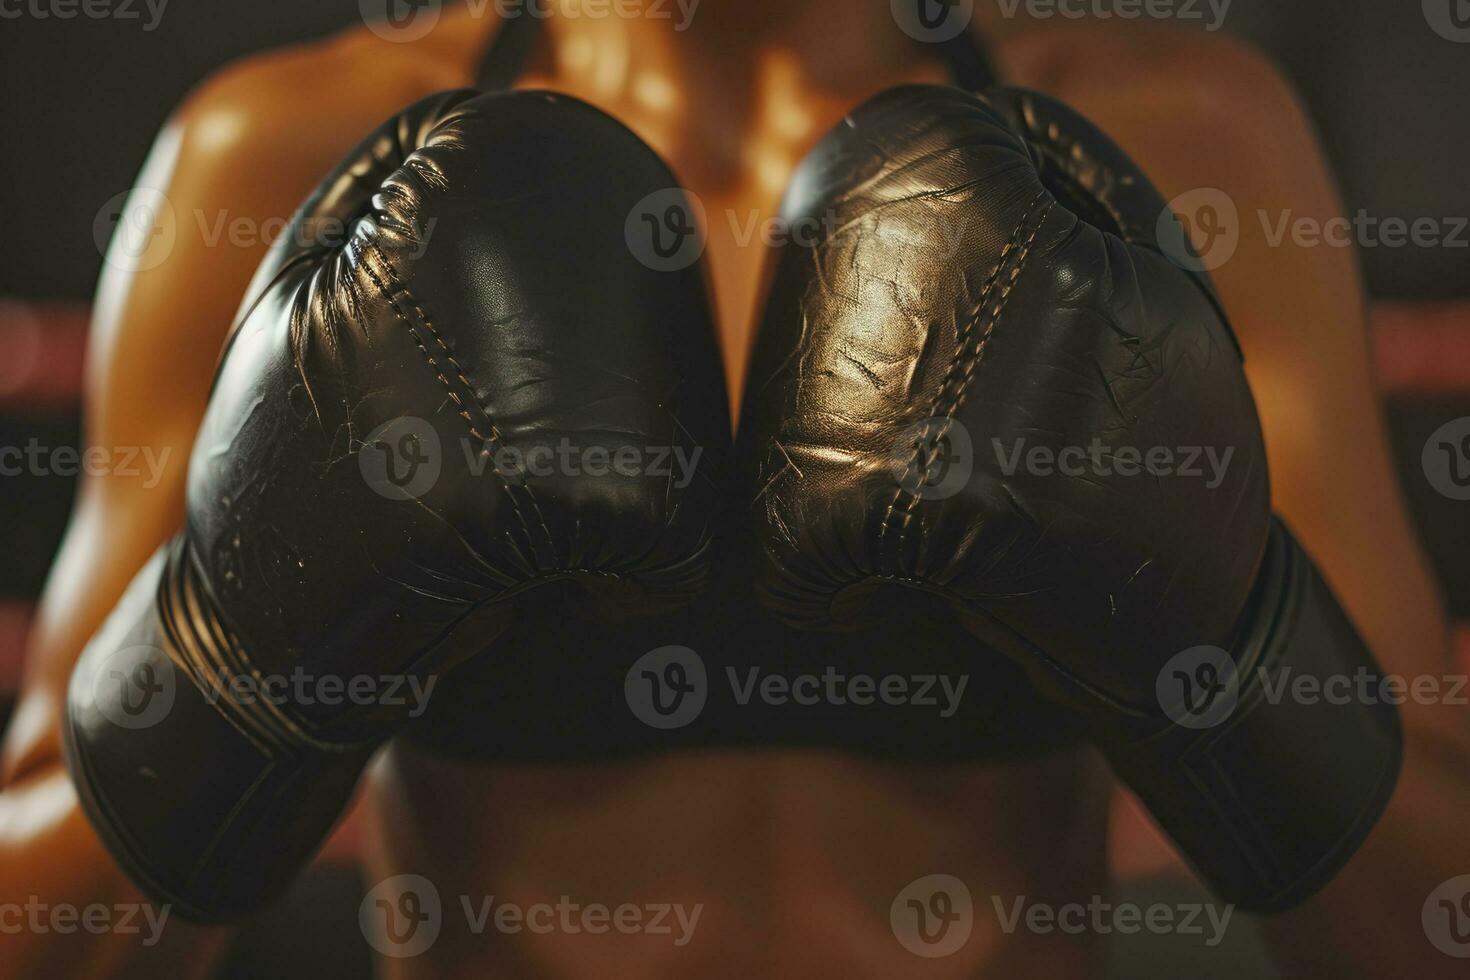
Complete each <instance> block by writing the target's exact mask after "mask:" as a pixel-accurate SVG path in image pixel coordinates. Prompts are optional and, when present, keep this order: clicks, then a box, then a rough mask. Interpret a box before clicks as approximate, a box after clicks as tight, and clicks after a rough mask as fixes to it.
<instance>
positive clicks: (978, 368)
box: [740, 87, 1401, 911]
mask: <svg viewBox="0 0 1470 980" xmlns="http://www.w3.org/2000/svg"><path fill="white" fill-rule="evenodd" d="M783 210H784V213H785V217H786V218H787V219H788V220H790V221H792V222H803V221H804V222H806V224H807V225H808V226H811V225H813V224H815V225H818V226H820V227H823V228H825V229H827V232H826V234H825V235H824V236H823V237H822V238H821V240H820V241H819V242H818V243H817V244H816V246H815V247H813V248H804V247H802V246H801V245H800V244H799V243H794V244H787V245H785V246H784V248H783V250H782V251H781V252H780V253H779V254H778V255H777V256H776V268H775V270H774V275H773V278H772V287H771V293H770V297H769V306H768V310H767V313H766V317H765V322H764V326H763V328H762V331H761V334H760V338H759V341H758V345H757V351H756V354H755V358H754V362H753V365H752V369H751V372H750V383H749V386H748V389H747V395H746V402H745V404H746V410H745V413H744V417H743V419H742V425H741V437H740V438H741V442H742V448H741V454H742V459H743V462H742V467H743V469H744V474H743V479H744V480H745V481H746V486H747V487H748V488H749V492H750V497H751V499H753V501H754V505H753V510H754V520H755V535H756V539H757V542H756V543H757V551H758V562H759V570H758V572H757V575H758V580H759V587H760V589H761V590H762V592H763V595H764V598H765V601H766V602H767V603H768V604H769V605H770V606H771V607H772V608H773V609H774V610H775V611H776V612H777V613H778V614H780V615H781V616H782V617H783V618H785V619H786V620H788V621H789V622H791V623H793V624H796V625H799V626H804V627H807V628H816V629H831V628H852V627H855V626H857V625H859V624H861V623H862V622H864V621H865V620H866V619H868V618H869V617H871V616H874V615H886V616H893V615H903V614H904V613H903V608H902V606H901V605H900V601H901V597H902V596H903V595H905V594H907V595H914V594H915V593H927V594H929V595H934V596H939V597H942V598H943V599H944V600H945V601H946V602H947V604H948V606H949V608H950V609H952V610H953V612H954V614H955V615H956V616H958V617H959V619H960V620H961V621H962V622H963V624H964V625H965V626H966V627H967V628H968V629H969V631H970V632H971V633H972V634H973V635H974V636H976V637H978V638H979V639H980V640H982V641H983V642H984V644H985V646H987V647H989V648H990V649H991V650H993V651H997V652H999V653H1002V654H1004V655H1006V656H1008V657H1010V658H1012V659H1013V660H1015V661H1016V662H1018V663H1020V664H1021V665H1023V666H1024V667H1025V668H1026V669H1027V671H1028V673H1029V675H1030V676H1031V678H1032V681H1033V683H1034V684H1035V685H1036V686H1037V687H1038V689H1040V690H1041V691H1042V692H1043V693H1045V694H1046V695H1047V696H1048V697H1050V698H1052V699H1054V700H1056V701H1058V702H1061V703H1063V704H1066V705H1068V706H1070V707H1072V708H1074V709H1076V710H1077V711H1079V712H1080V713H1081V714H1082V715H1084V716H1085V718H1086V720H1087V721H1088V723H1089V727H1090V729H1091V731H1092V733H1093V736H1092V737H1093V738H1094V739H1095V740H1096V742H1097V744H1098V745H1099V746H1100V747H1101V748H1102V749H1103V751H1104V752H1105V754H1106V755H1107V756H1108V758H1109V759H1110V761H1111V762H1112V764H1113V766H1114V768H1115V769H1116V771H1117V772H1118V773H1119V775H1120V776H1121V777H1122V778H1123V779H1124V780H1125V781H1126V782H1127V783H1128V785H1129V786H1130V787H1131V788H1132V789H1133V790H1134V791H1135V792H1137V793H1138V795H1139V796H1140V797H1141V798H1142V799H1143V801H1144V802H1145V803H1146V804H1147V806H1148V807H1149V808H1150V810H1151V811H1152V813H1153V815H1154V817H1155V818H1156V819H1157V820H1158V821H1159V823H1160V824H1161V825H1162V826H1163V828H1164V829H1165V830H1166V831H1167V832H1168V833H1169V834H1170V835H1171V836H1172V837H1173V838H1174V840H1175V841H1176V842H1177V843H1178V844H1179V846H1180V848H1181V849H1182V851H1183V852H1184V853H1185V855H1186V856H1187V857H1188V858H1189V859H1190V860H1191V861H1192V862H1193V864H1194V865H1195V867H1196V868H1197V869H1198V870H1199V871H1200V872H1201V873H1202V874H1203V876H1204V877H1205V878H1206V879H1207V880H1208V881H1210V882H1211V883H1212V884H1213V885H1214V886H1215V888H1216V889H1217V890H1218V891H1219V893H1220V894H1221V895H1222V896H1223V897H1225V898H1226V899H1227V900H1229V901H1232V902H1236V903H1238V904H1240V905H1241V906H1243V907H1246V908H1249V909H1253V910H1258V911H1269V910H1276V909H1281V908H1284V907H1287V906H1289V905H1291V904H1293V903H1296V902H1299V901H1301V900H1303V899H1304V898H1306V897H1307V896H1308V895H1310V894H1311V893H1312V892H1313V891H1315V890H1316V889H1317V888H1319V887H1320V886H1321V885H1323V884H1324V883H1325V882H1326V881H1328V880H1329V879H1330V878H1331V877H1332V876H1333V875H1334V874H1335V873H1336V871H1337V870H1338V869H1339V868H1340V867H1341V866H1342V864H1343V863H1344V862H1346V861H1347V859H1348V858H1349V857H1350V856H1351V855H1352V854H1353V852H1354V851H1355V850H1356V848H1357V847H1358V845H1359V844H1360V843H1361V842H1362V840H1363V839H1364V837H1365V836H1366V835H1367V833H1368V831H1369V830H1370V828H1371V827H1372V826H1373V824H1374V823H1375V821H1376V820H1377V818H1378V816H1379V814H1380V813H1381V811H1382V810H1383V808H1384V806H1385V805H1386V803H1387V800H1388V798H1389V796H1390V794H1391V793H1392V790H1393V786H1394V783H1395V780H1396V777H1397V772H1398V766H1399V759H1400V744H1401V735H1400V730H1399V725H1398V719H1397V715H1396V713H1395V711H1394V709H1393V708H1392V707H1390V706H1388V705H1386V704H1382V703H1332V701H1333V699H1328V698H1318V699H1316V700H1315V701H1312V700H1310V699H1308V700H1302V701H1300V702H1298V701H1294V700H1292V698H1291V697H1290V696H1288V694H1287V693H1286V692H1284V691H1283V690H1282V689H1281V687H1280V686H1279V685H1280V684H1281V683H1282V682H1286V683H1288V684H1295V683H1297V682H1298V681H1299V680H1300V679H1302V678H1308V679H1312V680H1316V681H1327V680H1330V679H1332V678H1339V679H1341V678H1354V679H1355V678H1359V677H1367V678H1370V679H1371V678H1373V677H1376V676H1377V673H1378V668H1377V666H1376V665H1375V664H1374V662H1373V658H1372V657H1371V656H1370V654H1369V652H1368V650H1367V649H1366V648H1365V646H1364V644H1363V642H1362V640H1361V639H1360V638H1359V637H1358V636H1357V635H1356V633H1355V632H1354V631H1353V628H1352V627H1351V625H1350V624H1349V623H1348V621H1347V619H1346V618H1345V616H1344V614H1343V612H1342V610H1341V608H1340V607H1339V605H1338V603H1337V601H1336V599H1334V597H1333V595H1332V593H1331V592H1330V590H1329V589H1328V588H1327V586H1326V585H1325V583H1324V582H1323V580H1322V578H1321V577H1320V575H1319V574H1318V573H1317V571H1316V570H1315V568H1314V567H1313V565H1312V562H1311V560H1310V559H1309V558H1308V557H1307V555H1306V554H1305V553H1304V552H1303V551H1302V549H1301V547H1300V546H1299V545H1298V544H1297V543H1296V542H1295V541H1294V540H1293V538H1292V537H1291V535H1290V534H1289V533H1288V532H1287V531H1286V529H1285V527H1284V526H1282V525H1281V524H1280V523H1279V522H1278V521H1276V520H1274V519H1273V518H1272V516H1271V512H1270V491H1269V485H1268V480H1267V473H1266V456H1265V452H1264V449H1263V445H1262V436H1261V429H1260V425H1259V422H1258V420H1257V417H1256V409H1255V405H1254V402H1253V400H1252V397H1251V392H1250V389H1249V388H1248V387H1247V384H1246V379H1245V375H1244V373H1243V371H1242V368H1241V358H1240V354H1239V349H1238V347H1237V345H1236V343H1235V340H1234V337H1233V335H1232V333H1231V331H1230V328H1229V325H1228V324H1227V322H1226V320H1225V317H1224V314H1223V312H1222V310H1221V308H1220V305H1219V303H1218V301H1217V299H1216V296H1215V294H1214V292H1213V289H1212V287H1211V285H1210V283H1209V281H1208V279H1207V277H1206V276H1205V275H1204V274H1203V273H1202V272H1198V271H1192V270H1193V269H1197V268H1198V264H1197V263H1194V262H1192V261H1191V260H1190V256H1189V255H1188V253H1187V252H1184V251H1174V250H1173V249H1174V246H1175V245H1176V244H1177V243H1175V242H1171V241H1167V240H1166V241H1165V242H1163V243H1161V242H1160V240H1159V238H1158V230H1157V229H1158V228H1159V227H1161V225H1160V218H1161V216H1163V215H1166V214H1167V211H1166V205H1165V202H1164V200H1163V199H1162V198H1161V197H1160V195H1159V194H1158V193H1157V192H1156V191H1155V190H1154V188H1153V187H1152V186H1151V185H1150V184H1149V182H1148V180H1147V179H1146V178H1145V177H1144V175H1143V174H1142V173H1140V172H1139V170H1138V168H1137V167H1135V166H1134V165H1133V164H1132V163H1131V162H1130V161H1129V160H1128V159H1127V157H1126V156H1125V155H1124V154H1123V153H1122V152H1121V151H1120V150H1119V149H1118V148H1117V147H1115V146H1114V145H1113V144H1112V143H1110V142H1109V141H1108V140H1107V138H1106V137H1104V136H1103V135H1102V134H1101V133H1099V132H1098V131H1097V130H1096V129H1095V128H1093V127H1092V126H1091V125H1090V124H1088V123H1087V122H1086V121H1085V120H1083V119H1081V118H1080V117H1079V116H1077V115H1076V114H1075V113H1073V112H1072V111H1070V110H1068V109H1067V108H1066V107H1064V106H1062V105H1059V104H1058V103H1056V102H1055V101H1053V100H1050V99H1047V98H1044V97H1042V96H1039V95H1035V94H1031V93H1027V92H1019V91H1015V90H1009V89H1000V88H997V89H991V90H990V91H988V92H987V93H986V94H984V95H981V96H978V97H977V96H973V95H970V94H967V93H965V92H962V91H960V90H958V89H945V88H935V87H910V88H903V89H898V90H894V91H892V92H889V93H885V94H884V95H881V96H879V97H877V98H875V99H873V100H872V101H870V102H869V103H867V104H866V105H865V106H863V107H862V108H861V109H859V110H858V111H857V112H855V113H853V114H852V115H851V116H850V117H848V119H847V120H846V121H845V123H844V124H843V125H842V126H841V127H839V128H837V129H836V130H834V131H833V132H832V133H831V134H830V135H828V136H827V137H826V138H825V139H824V141H823V142H822V143H821V144H820V145H819V146H818V148H817V149H816V150H815V151H814V152H813V153H812V154H811V156H810V157H809V158H808V159H807V160H806V161H805V162H804V164H803V165H802V167H801V168H800V170H799V172H798V174H797V175H796V177H795V179H794V181H793V184H792V188H791V190H790V191H789V193H788V195H787V198H786V200H785V202H784V204H783ZM1162 227H1165V228H1168V227H1171V223H1169V222H1165V223H1164V224H1163V225H1162ZM1166 246H1168V247H1169V248H1170V250H1171V252H1172V254H1173V260H1171V258H1170V256H1169V255H1168V254H1166V252H1165V247H1166ZM1038 447H1040V449H1041V450H1042V452H1040V453H1037V452H1035V450H1036V449H1037V448H1038ZM1156 447H1158V448H1156ZM1151 450H1152V451H1153V453H1152V455H1150V451H1151ZM1201 450H1204V451H1209V452H1213V453H1214V456H1213V457H1210V456H1205V455H1201V458H1207V459H1212V460H1214V461H1216V462H1217V463H1218V462H1219V461H1222V460H1223V462H1224V465H1222V466H1216V467H1215V468H1213V469H1211V468H1208V467H1207V468H1205V474H1204V476H1203V477H1199V476H1192V475H1189V474H1188V473H1186V472H1185V470H1186V469H1187V468H1188V464H1189V458H1188V457H1189V455H1190V453H1192V452H1193V453H1199V452H1200V451H1201ZM1166 458H1167V459H1168V460H1169V462H1170V464H1171V465H1170V466H1166V465H1165V460H1166ZM1196 465H1198V464H1196ZM1166 470H1178V471H1177V472H1165V471H1166ZM895 655H899V654H898V653H896V654H895ZM1355 682H1356V681H1355ZM1340 689H1341V688H1340V685H1339V687H1338V690H1340Z"/></svg>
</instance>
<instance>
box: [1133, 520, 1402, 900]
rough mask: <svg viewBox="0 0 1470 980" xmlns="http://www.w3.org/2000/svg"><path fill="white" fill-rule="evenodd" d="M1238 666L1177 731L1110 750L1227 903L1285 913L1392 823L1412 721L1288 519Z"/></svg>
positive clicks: (1178, 715) (1252, 610)
mask: <svg viewBox="0 0 1470 980" xmlns="http://www.w3.org/2000/svg"><path fill="white" fill-rule="evenodd" d="M1223 659H1224V658H1222V660H1223ZM1231 663H1233V664H1234V665H1238V666H1237V667H1235V668H1234V669H1233V670H1232V669H1230V664H1231ZM1224 667H1225V668H1226V669H1224V670H1222V671H1221V672H1220V679H1219V681H1218V683H1217V684H1216V685H1215V687H1214V688H1213V690H1212V691H1211V692H1210V693H1209V696H1208V697H1199V698H1197V699H1196V701H1195V702H1194V703H1193V704H1192V705H1186V704H1184V703H1183V699H1181V704H1180V705H1176V706H1175V707H1182V708H1183V710H1173V711H1170V712H1169V714H1170V715H1171V717H1172V718H1173V720H1174V722H1175V724H1173V725H1172V726H1170V727H1169V728H1167V729H1165V730H1163V731H1161V732H1159V733H1157V734H1155V735H1152V736H1150V737H1148V738H1145V739H1142V740H1133V741H1129V740H1125V739H1117V738H1113V739H1109V740H1105V741H1104V744H1105V751H1106V753H1107V755H1108V757H1109V759H1110V761H1111V762H1112V763H1113V766H1114V768H1115V769H1116V770H1117V771H1118V772H1119V774H1120V775H1121V776H1122V778H1123V779H1124V780H1125V781H1126V782H1127V783H1128V784H1129V786H1130V787H1131V788H1132V789H1133V790H1134V791H1135V792H1136V793H1137V794H1138V796H1139V797H1140V798H1141V799H1142V800H1143V802H1144V803H1145V804H1146V805H1147V806H1148V807H1149V809H1150V810H1151V811H1152V813H1153V815H1154V817H1155V818H1156V819H1157V820H1158V822H1159V823H1160V825H1161V826H1162V827H1163V829H1164V830H1165V831H1167V832H1168V833H1169V834H1170V836H1171V837H1173V838H1174V840H1175V842H1176V843H1177V844H1178V845H1179V847H1180V849H1181V850H1182V851H1183V852H1184V854H1185V856H1186V857H1187V858H1189V860H1190V861H1191V863H1193V864H1194V866H1195V867H1196V869H1197V870H1198V871H1199V872H1200V873H1201V874H1202V875H1203V876H1204V877H1205V879H1207V880H1208V881H1209V882H1211V883H1212V884H1213V885H1214V886H1215V889H1216V891H1217V892H1218V893H1219V894H1220V895H1221V897H1223V898H1224V899H1226V900H1227V901H1229V902H1232V903H1234V904H1237V905H1239V906H1241V907H1242V908H1245V909H1247V910H1250V911H1256V912H1273V911H1280V910H1283V909H1286V908H1289V907H1292V906H1294V905H1296V904H1299V903H1300V902H1302V901H1304V900H1306V899H1307V898H1308V897H1310V896H1311V895H1312V894H1313V893H1315V892H1316V891H1317V890H1319V889H1320V888H1321V887H1322V886H1323V885H1325V884H1326V883H1327V882H1328V881H1330V880H1331V879H1332V878H1333V876H1334V875H1336V873H1337V872H1338V871H1339V870H1340V869H1341V868H1342V866H1343V865H1344V864H1346V863H1347V861H1348V859H1349V858H1351V856H1352V855H1353V854H1354V853H1355V852H1356V851H1357V849H1358V847H1359V846H1360V845H1361V844H1362V842H1363V840H1364V839H1365V838H1366V837H1367V836H1368V833H1369V832H1370V831H1371V830H1372V828H1373V826H1374V824H1375V823H1377V821H1378V818H1379V817H1380V816H1381V814H1382V813H1383V810H1384V808H1385V807H1386V806H1387V804H1388V800H1389V798H1390V797H1391V796H1392V794H1393V789H1394V786H1395V783H1396V781H1397V778H1398V772H1399V766H1400V762H1401V756H1402V733H1401V730H1400V726H1399V719H1398V714H1397V712H1396V710H1395V709H1394V707H1393V706H1392V705H1391V704H1390V703H1388V702H1387V701H1386V700H1385V699H1383V698H1382V697H1381V696H1379V695H1378V691H1379V690H1380V685H1379V682H1380V681H1381V678H1382V672H1381V670H1380V668H1379V667H1378V665H1377V664H1376V663H1375V662H1374V660H1373V657H1372V655H1371V654H1370V653H1369V651H1368V649H1367V647H1366V646H1365V645H1364V643H1363V641H1362V639H1361V638H1360V637H1359V636H1358V635H1357V633H1356V632H1355V631H1354V630H1353V628H1352V626H1351V624H1350V623H1349V622H1348V620H1347V618H1346V616H1345V615H1344V613H1343V611H1342V608H1341V606H1340V605H1339V604H1338V601H1337V599H1336V597H1335V596H1333V594H1332V592H1331V590H1330V589H1329V588H1328V586H1327V584H1326V582H1324V581H1323V579H1322V577H1321V575H1320V573H1319V572H1318V571H1317V569H1316V567H1315V566H1314V565H1313V563H1312V561H1311V558H1310V557H1309V556H1308V555H1307V554H1306V553H1305V552H1304V551H1303V550H1302V548H1301V546H1300V545H1299V544H1298V543H1297V542H1296V540H1295V539H1294V538H1293V537H1292V536H1291V534H1290V532H1289V531H1287V529H1286V527H1285V526H1284V525H1282V524H1281V523H1280V522H1279V521H1276V520H1273V522H1272V530H1271V536H1270V541H1269V543H1268V546H1267V552H1266V557H1265V560H1264V562H1263V564H1262V569H1261V572H1260V578H1259V580H1258V583H1257V589H1256V594H1255V597H1254V599H1253V601H1252V603H1251V605H1250V606H1249V607H1248V610H1247V613H1246V618H1245V620H1244V623H1243V627H1242V629H1241V630H1239V631H1238V640H1237V642H1236V644H1235V649H1234V650H1232V651H1230V658H1229V660H1228V661H1225V663H1224ZM1227 674H1228V675H1229V676H1225V675H1227ZM1197 693H1198V691H1197ZM1166 707H1167V706H1166ZM1191 712H1193V715H1192V716H1191ZM1109 743H1111V744H1109Z"/></svg>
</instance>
